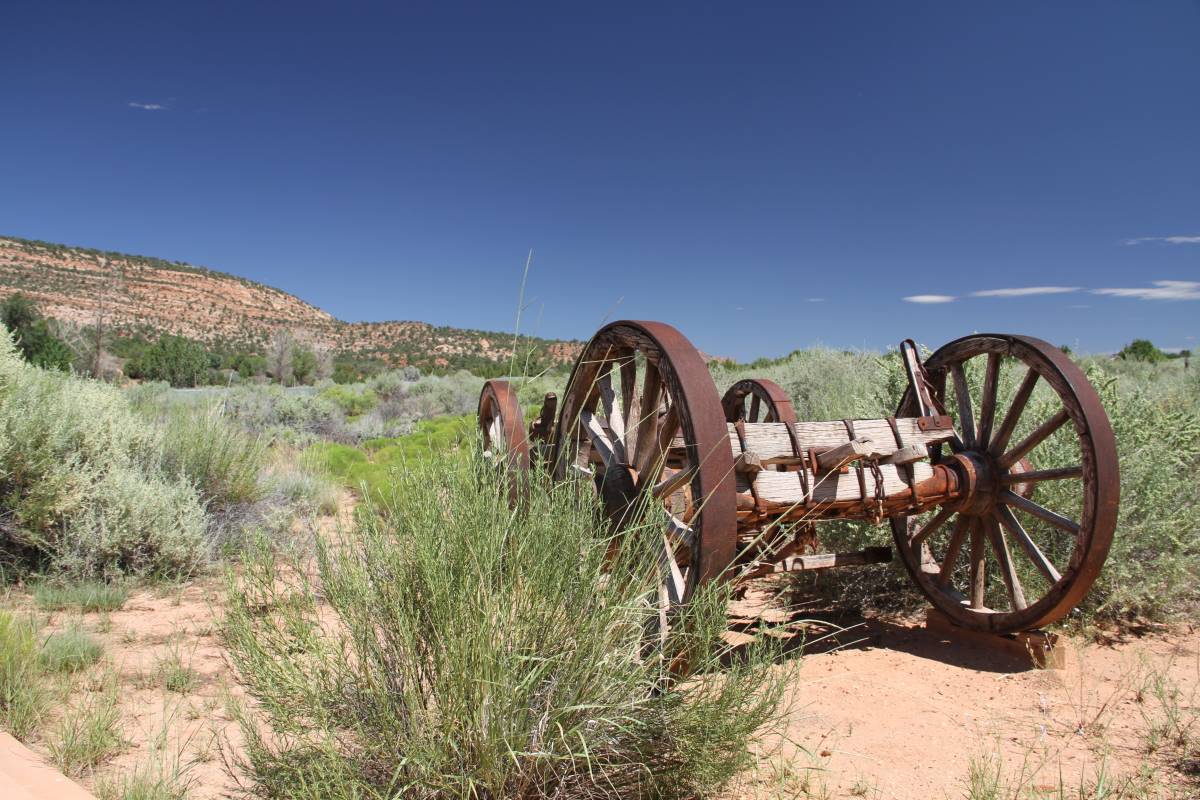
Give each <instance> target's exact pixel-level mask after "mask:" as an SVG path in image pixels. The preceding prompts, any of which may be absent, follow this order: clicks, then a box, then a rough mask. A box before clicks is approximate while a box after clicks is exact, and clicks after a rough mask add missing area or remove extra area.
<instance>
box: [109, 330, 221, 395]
mask: <svg viewBox="0 0 1200 800" xmlns="http://www.w3.org/2000/svg"><path fill="white" fill-rule="evenodd" d="M125 374H126V375H128V376H129V377H131V378H140V379H143V380H150V381H166V382H167V383H169V384H171V385H172V386H195V385H196V384H198V383H203V382H204V380H205V379H206V378H207V377H208V353H207V352H206V351H205V349H204V346H203V345H201V344H200V343H199V342H194V341H192V340H191V339H188V338H186V337H184V336H172V335H169V334H168V335H166V336H162V337H159V339H158V341H157V342H155V343H154V344H152V345H150V346H149V347H147V348H146V349H145V350H143V351H142V352H141V353H140V354H139V355H138V356H137V357H135V358H132V359H130V360H129V361H128V362H126V364H125Z"/></svg>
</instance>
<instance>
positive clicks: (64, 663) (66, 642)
mask: <svg viewBox="0 0 1200 800" xmlns="http://www.w3.org/2000/svg"><path fill="white" fill-rule="evenodd" d="M103 653H104V646H103V645H101V644H100V643H99V642H98V641H96V640H95V639H93V638H92V637H91V636H90V635H89V634H88V633H87V632H86V631H83V630H81V629H79V628H77V627H71V628H67V629H65V630H62V631H59V632H58V633H54V634H51V635H50V637H49V638H48V639H46V642H45V644H43V645H42V651H41V653H40V655H39V659H40V661H41V665H42V669H44V670H45V671H47V672H78V671H79V670H81V669H85V668H86V667H90V666H91V665H92V664H95V663H96V662H97V661H99V660H100V656H101V655H103Z"/></svg>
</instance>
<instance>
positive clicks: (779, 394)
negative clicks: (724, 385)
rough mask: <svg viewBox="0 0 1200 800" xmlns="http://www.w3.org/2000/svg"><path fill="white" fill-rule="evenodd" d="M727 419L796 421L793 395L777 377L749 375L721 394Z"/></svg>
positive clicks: (734, 420)
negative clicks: (776, 380)
mask: <svg viewBox="0 0 1200 800" xmlns="http://www.w3.org/2000/svg"><path fill="white" fill-rule="evenodd" d="M721 408H722V409H724V411H725V421H726V422H738V421H741V422H795V421H796V411H795V409H793V408H792V399H791V398H790V397H788V396H787V392H785V391H784V390H783V389H781V388H780V386H779V384H777V383H775V381H772V380H767V379H766V378H747V379H746V380H743V381H738V382H737V383H735V384H734V385H733V386H730V387H729V391H727V392H725V396H724V397H722V398H721Z"/></svg>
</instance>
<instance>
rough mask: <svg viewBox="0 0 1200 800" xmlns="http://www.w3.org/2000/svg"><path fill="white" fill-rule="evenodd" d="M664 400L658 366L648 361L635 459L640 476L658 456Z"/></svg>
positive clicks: (643, 381)
mask: <svg viewBox="0 0 1200 800" xmlns="http://www.w3.org/2000/svg"><path fill="white" fill-rule="evenodd" d="M662 401H663V383H662V376H661V375H660V374H659V371H658V368H657V367H656V366H655V365H654V364H651V363H650V362H649V361H647V362H646V374H645V375H644V376H643V377H642V394H641V418H640V419H639V420H638V424H637V444H636V445H635V446H634V452H635V453H636V456H635V458H634V460H633V463H634V466H635V468H636V469H637V471H638V475H639V477H640V476H642V475H643V473H645V472H646V471H647V470H648V469H649V468H651V467H652V466H653V463H654V460H656V459H657V458H658V454H657V453H656V452H655V450H656V448H657V446H658V422H659V420H658V408H659V406H661V405H662Z"/></svg>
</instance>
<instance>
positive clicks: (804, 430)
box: [671, 417, 955, 465]
mask: <svg viewBox="0 0 1200 800" xmlns="http://www.w3.org/2000/svg"><path fill="white" fill-rule="evenodd" d="M795 428H796V438H797V440H798V441H799V444H800V449H801V452H807V451H808V450H809V448H813V447H818V448H826V447H838V446H840V445H844V444H846V443H847V442H849V441H850V436H849V434H848V433H847V432H846V426H845V424H844V423H842V421H841V420H833V421H830V422H797V423H795ZM896 428H897V429H898V430H899V431H900V438H901V440H902V441H903V442H904V444H905V445H906V446H908V445H913V444H924V445H926V447H928V446H929V445H935V444H941V443H943V442H948V441H950V440H951V439H953V438H954V436H955V433H954V431H953V430H950V429H945V430H936V429H933V430H928V431H923V430H921V428H920V426H919V425H918V424H917V419H916V418H915V417H897V418H896ZM854 435H855V436H856V437H858V438H860V439H870V440H871V442H872V449H873V450H874V451H875V452H876V453H878V454H879V455H881V456H886V455H889V454H891V453H894V452H896V450H898V449H899V448H898V447H897V446H896V437H895V436H894V435H893V434H892V429H891V426H890V425H888V421H887V420H886V419H857V420H854ZM745 438H746V449H747V450H753V451H754V452H755V453H757V454H758V457H759V458H760V459H762V461H763V463H764V464H767V465H770V464H786V463H789V460H794V456H795V453H793V452H792V440H791V439H790V438H789V437H788V431H787V425H785V424H784V423H782V422H747V423H746V424H745ZM729 446H730V451H731V452H732V454H733V456H734V457H735V458H736V457H737V454H738V453H740V452H741V451H742V448H741V446H740V445H739V443H738V436H737V432H736V431H735V430H734V426H733V424H732V423H730V425H729ZM671 447H672V449H682V448H683V439H682V438H681V437H678V436H677V437H675V439H674V440H673V441H672V442H671Z"/></svg>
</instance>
